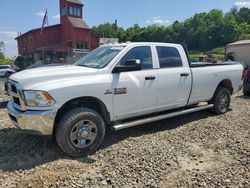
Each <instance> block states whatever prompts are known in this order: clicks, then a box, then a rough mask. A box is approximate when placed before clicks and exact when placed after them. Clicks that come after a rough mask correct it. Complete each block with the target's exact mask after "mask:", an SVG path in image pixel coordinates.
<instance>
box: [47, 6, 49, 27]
mask: <svg viewBox="0 0 250 188" xmlns="http://www.w3.org/2000/svg"><path fill="white" fill-rule="evenodd" d="M46 12H47V8H46ZM48 26H49V16H48V12H47V27H48Z"/></svg>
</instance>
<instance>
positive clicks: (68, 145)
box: [56, 108, 105, 157]
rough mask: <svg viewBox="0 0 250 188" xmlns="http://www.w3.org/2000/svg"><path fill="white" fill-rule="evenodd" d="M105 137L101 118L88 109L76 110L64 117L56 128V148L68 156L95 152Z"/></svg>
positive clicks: (80, 155)
mask: <svg viewBox="0 0 250 188" xmlns="http://www.w3.org/2000/svg"><path fill="white" fill-rule="evenodd" d="M104 136H105V124H104V121H103V118H102V117H101V116H100V115H99V114H98V113H97V112H96V111H94V110H92V109H89V108H76V109H73V110H71V111H69V112H68V113H66V115H64V116H63V117H62V119H61V120H60V121H59V123H58V125H57V128H56V141H57V144H58V146H59V147H60V148H61V149H62V150H63V151H64V152H65V153H66V154H67V155H69V156H72V157H82V156H86V155H89V154H92V153H93V152H95V151H96V150H97V149H98V147H99V146H100V145H101V143H102V141H103V139H104Z"/></svg>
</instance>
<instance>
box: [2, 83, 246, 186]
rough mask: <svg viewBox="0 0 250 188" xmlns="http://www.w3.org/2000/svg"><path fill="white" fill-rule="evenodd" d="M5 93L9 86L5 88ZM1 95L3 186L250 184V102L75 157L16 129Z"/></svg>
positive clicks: (118, 135)
mask: <svg viewBox="0 0 250 188" xmlns="http://www.w3.org/2000/svg"><path fill="white" fill-rule="evenodd" d="M0 88H1V86H0ZM6 101H8V96H7V95H5V94H0V187H250V98H248V97H245V96H243V95H242V93H239V94H237V95H235V96H233V99H232V105H231V110H230V111H229V112H228V113H227V114H225V115H221V116H214V115H213V114H211V113H209V112H207V111H203V112H197V113H193V114H189V115H185V116H180V117H176V118H172V119H168V120H164V121H160V122H155V123H151V124H147V125H143V126H139V127H135V128H131V129H127V130H122V131H119V132H112V131H110V130H108V131H107V136H106V139H105V141H104V143H103V145H102V147H101V149H100V150H99V151H97V152H96V153H95V154H93V155H91V156H89V157H84V158H79V159H73V158H69V157H67V156H66V155H64V154H63V153H62V152H61V151H60V149H58V147H57V146H56V144H55V143H54V142H52V141H51V139H50V138H49V137H42V136H31V135H28V134H26V133H23V132H22V131H20V130H17V129H15V128H14V126H13V125H12V124H11V122H10V120H9V118H8V113H7V110H6V104H7V103H6Z"/></svg>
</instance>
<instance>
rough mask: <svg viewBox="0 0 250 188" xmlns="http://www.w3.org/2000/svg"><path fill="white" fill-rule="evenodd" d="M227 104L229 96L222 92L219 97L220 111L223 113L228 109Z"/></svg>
mask: <svg viewBox="0 0 250 188" xmlns="http://www.w3.org/2000/svg"><path fill="white" fill-rule="evenodd" d="M228 104H229V97H228V95H227V94H225V93H224V94H222V95H221V96H220V97H219V110H220V112H222V113H224V112H226V111H227V109H228Z"/></svg>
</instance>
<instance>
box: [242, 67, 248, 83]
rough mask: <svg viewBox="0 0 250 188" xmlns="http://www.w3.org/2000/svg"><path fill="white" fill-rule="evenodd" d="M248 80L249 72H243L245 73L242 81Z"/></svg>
mask: <svg viewBox="0 0 250 188" xmlns="http://www.w3.org/2000/svg"><path fill="white" fill-rule="evenodd" d="M247 79H248V70H247V69H245V70H243V73H242V80H247Z"/></svg>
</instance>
